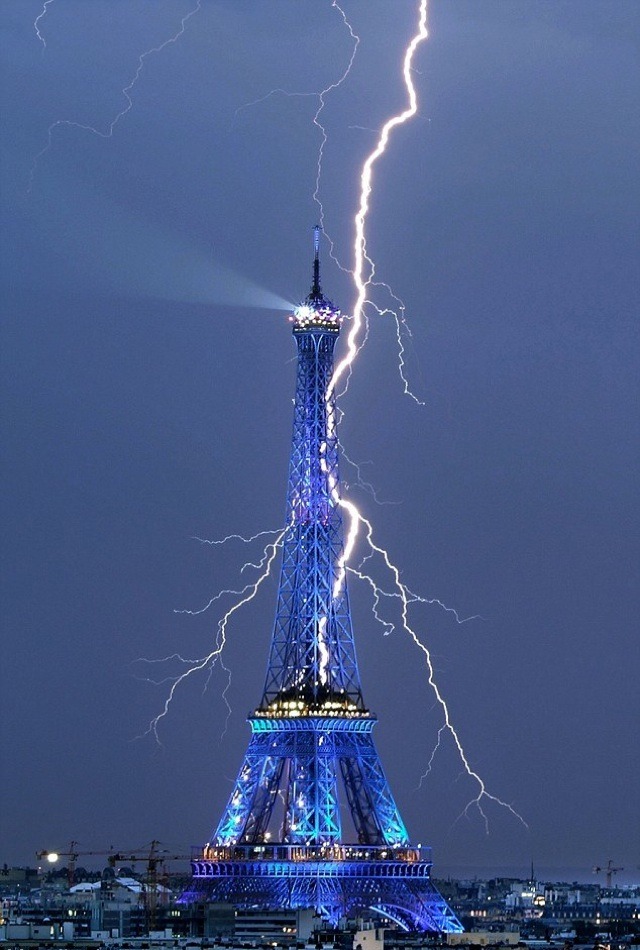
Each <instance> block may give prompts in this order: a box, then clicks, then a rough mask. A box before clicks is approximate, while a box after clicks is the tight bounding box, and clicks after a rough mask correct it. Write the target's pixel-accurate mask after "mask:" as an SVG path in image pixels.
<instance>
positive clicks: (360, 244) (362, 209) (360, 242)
mask: <svg viewBox="0 0 640 950" xmlns="http://www.w3.org/2000/svg"><path fill="white" fill-rule="evenodd" d="M427 37H428V30H427V0H420V4H419V15H418V27H417V31H416V33H415V34H414V35H413V37H412V38H411V40H410V42H409V45H408V46H407V48H406V51H405V56H404V63H403V76H404V83H405V87H406V90H407V96H408V105H407V107H406V108H405V109H403V110H402V111H401V112H399V113H398V114H397V115H394V116H392V117H391V118H390V119H388V120H387V121H386V122H385V123H384V125H383V126H382V129H381V131H380V135H379V137H378V140H377V143H376V145H375V147H374V149H373V151H372V152H370V154H369V155H368V156H367V158H366V159H365V161H364V164H363V166H362V170H361V175H360V200H359V206H358V211H357V213H356V215H355V218H354V226H355V236H354V243H353V254H354V269H353V271H352V272H351V275H352V277H353V282H354V285H355V289H356V302H355V306H354V308H353V312H352V323H351V327H350V330H349V333H348V336H347V353H346V355H345V356H344V357H343V358H342V360H341V361H340V362H339V363H338V364H337V365H336V367H335V370H334V373H333V377H332V379H331V381H330V383H329V386H328V388H327V429H328V432H327V434H328V437H329V438H331V437H332V436H333V437H335V414H334V413H333V412H332V411H331V407H332V401H333V396H334V394H335V392H336V389H337V386H338V383H339V382H340V381H341V380H342V381H343V390H342V391H343V392H344V390H345V389H346V387H347V385H348V381H349V378H350V375H351V372H352V368H353V363H354V360H355V358H356V357H357V355H358V352H359V350H360V349H361V347H362V345H363V342H364V341H363V340H362V332H363V328H365V330H366V316H365V312H364V311H365V305H366V304H367V303H370V301H369V300H368V296H369V288H370V287H371V286H373V285H375V282H374V280H373V278H374V275H375V264H374V262H373V260H372V259H371V258H370V257H369V255H368V254H367V240H366V222H367V216H368V213H369V209H370V197H371V192H372V190H373V169H374V166H375V165H376V163H377V162H378V160H379V159H380V158H381V156H382V155H384V154H385V152H386V149H387V145H388V143H389V138H390V136H391V133H392V131H393V130H394V129H395V128H396V127H398V126H400V125H404V124H405V123H406V122H408V121H409V120H410V119H411V118H413V116H415V115H416V113H417V111H418V99H417V94H416V90H415V86H414V84H413V78H412V75H411V73H412V68H413V59H414V56H415V53H416V50H417V49H418V47H419V46H420V44H421V43H423V42H424V41H425V40H426V39H427ZM365 272H366V273H365ZM387 289H389V288H387ZM389 292H390V291H389ZM394 296H395V295H394ZM396 300H399V298H396ZM399 303H400V305H401V309H400V313H401V315H402V321H404V305H402V301H399ZM379 312H380V311H379ZM396 317H397V315H396ZM396 325H397V327H398V337H399V339H400V324H399V323H397V324H396ZM400 342H401V341H400ZM402 352H403V351H401V360H402ZM402 365H404V364H403V362H402V363H401V375H402V378H403V380H404V381H405V389H406V390H407V389H408V386H407V383H406V380H405V377H404V375H403V374H402ZM410 395H413V394H412V393H410ZM413 398H414V399H415V398H416V397H415V396H414V397H413ZM416 401H418V400H416ZM330 489H331V492H332V496H333V498H334V500H335V501H336V503H337V504H339V505H340V507H341V508H342V509H343V511H345V512H346V514H347V518H348V530H347V536H346V541H345V547H344V553H343V555H342V558H341V560H340V564H339V571H338V576H337V578H336V584H335V588H334V596H336V593H338V592H339V590H340V587H341V585H342V583H343V579H344V576H345V573H346V570H347V564H348V562H349V559H350V557H351V554H352V552H353V550H354V547H355V545H356V541H357V538H358V534H359V529H360V527H361V526H362V527H363V528H364V532H365V539H366V542H367V544H368V546H369V549H370V550H371V551H374V552H376V553H377V554H378V555H379V556H380V557H381V558H382V560H383V562H384V564H385V567H386V568H387V570H388V571H389V573H390V574H391V577H392V579H393V584H394V588H395V591H396V592H397V596H398V597H399V600H400V604H401V618H402V627H403V628H404V630H405V631H406V632H407V634H408V635H409V636H410V637H411V639H412V640H413V642H414V643H415V645H416V646H417V647H418V649H419V650H420V651H421V652H422V653H423V655H424V658H425V661H426V666H427V671H428V682H429V685H430V687H431V688H432V690H433V692H434V694H435V697H436V701H437V703H438V705H439V706H440V709H441V712H442V715H443V718H444V723H443V725H442V726H441V727H440V729H439V731H438V739H437V743H436V746H435V748H434V750H433V752H432V754H431V758H430V760H429V764H428V767H427V773H425V775H426V774H428V772H429V770H430V768H431V765H432V763H433V759H434V756H435V754H436V752H437V751H438V748H439V746H440V741H441V738H442V736H443V735H444V733H445V732H448V733H449V734H450V736H451V738H452V740H453V742H454V745H455V748H456V750H457V753H458V756H459V757H460V761H461V762H462V765H463V767H464V770H465V772H466V773H467V775H468V776H469V777H470V778H471V779H473V781H474V782H475V783H476V787H477V794H476V796H475V797H474V798H472V799H471V800H470V801H469V802H468V804H467V806H466V807H465V809H464V811H463V814H468V812H469V809H471V808H472V807H474V806H475V807H476V808H477V810H478V811H479V813H480V815H481V817H482V819H483V821H484V823H485V829H486V830H487V833H488V831H489V823H488V818H487V815H486V813H485V811H484V809H483V804H484V803H485V802H487V801H490V802H493V803H495V804H497V805H501V806H502V807H503V808H506V809H507V810H508V811H509V812H510V813H511V814H512V815H513V816H514V817H515V818H517V819H518V820H519V821H521V822H522V824H523V825H525V827H527V825H526V822H525V821H524V819H523V818H522V816H521V815H519V814H518V812H517V811H516V810H515V809H514V808H513V806H512V805H510V804H509V803H508V802H505V801H503V800H502V799H501V798H498V797H497V796H496V795H493V794H492V793H491V792H489V791H488V790H487V787H486V785H485V783H484V781H483V779H482V778H481V776H480V775H479V774H478V773H477V772H476V771H475V770H474V769H473V768H472V766H471V765H470V763H469V760H468V758H467V755H466V753H465V750H464V748H463V746H462V743H461V741H460V738H459V736H458V733H457V732H456V730H455V728H454V726H453V723H452V722H451V716H450V713H449V708H448V706H447V703H446V701H445V699H444V697H443V695H442V693H441V691H440V688H439V686H438V683H437V682H436V679H435V671H434V667H433V662H432V658H431V653H430V651H429V649H428V647H427V646H425V644H424V643H423V642H422V641H421V640H420V638H419V637H418V635H417V633H416V632H415V630H414V629H413V628H412V626H411V625H410V623H409V616H408V612H409V605H410V603H411V602H412V601H413V600H415V597H414V596H413V595H412V594H411V592H410V591H409V590H408V589H407V587H406V586H405V585H404V584H403V583H402V581H401V579H400V571H399V569H398V568H397V567H396V565H395V564H394V563H393V562H392V561H391V559H390V557H389V555H388V553H387V551H386V550H385V549H384V548H381V547H379V546H378V545H377V544H376V543H375V542H374V540H373V526H372V524H371V522H370V521H368V520H367V519H366V518H365V517H364V516H363V515H362V514H361V513H360V512H359V510H358V509H357V508H356V506H355V505H354V504H353V502H351V501H348V500H347V499H344V498H340V497H339V494H338V491H337V486H335V485H331V486H330ZM356 573H358V572H356ZM358 576H361V577H363V579H365V580H367V581H368V582H369V583H370V584H371V585H372V586H373V589H374V597H375V600H374V613H375V615H376V616H378V618H379V619H381V618H380V617H379V614H378V605H379V603H380V597H381V596H386V595H385V593H384V592H383V591H381V589H380V588H379V587H378V586H377V585H376V584H375V583H374V582H373V581H372V579H371V578H370V577H369V576H368V575H363V574H362V572H359V573H358ZM442 606H444V605H442ZM445 609H447V608H445ZM456 617H457V615H456ZM457 619H459V618H457ZM381 622H382V623H384V624H385V626H386V632H387V633H389V632H391V631H390V628H389V626H388V624H387V623H386V622H385V621H383V620H381Z"/></svg>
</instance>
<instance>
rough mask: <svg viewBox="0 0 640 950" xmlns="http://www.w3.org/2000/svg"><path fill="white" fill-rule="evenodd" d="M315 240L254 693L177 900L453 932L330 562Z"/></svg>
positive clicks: (324, 339) (334, 456) (330, 492)
mask: <svg viewBox="0 0 640 950" xmlns="http://www.w3.org/2000/svg"><path fill="white" fill-rule="evenodd" d="M314 237H315V241H314V246H315V256H314V262H313V283H312V286H311V292H310V293H309V295H308V296H307V298H306V300H305V301H304V303H302V304H301V305H300V306H299V307H297V308H296V309H295V311H294V313H293V314H292V316H291V318H290V319H291V321H292V323H293V335H294V337H295V340H296V343H297V347H298V364H297V380H296V396H295V408H294V418H293V441H292V450H291V461H290V466H289V482H288V492H287V525H288V528H287V531H286V534H285V537H284V541H283V555H282V568H281V575H280V585H279V590H278V602H277V608H276V617H275V624H274V628H273V636H272V640H271V650H270V654H269V661H268V664H267V675H266V680H265V686H264V692H263V695H262V700H261V702H260V705H259V706H258V708H257V709H256V710H255V712H254V714H253V715H252V716H250V718H249V723H250V725H251V739H250V742H249V748H248V750H247V753H246V755H245V757H244V761H243V762H242V765H241V767H240V771H239V773H238V777H237V779H236V782H235V785H234V787H233V790H232V792H231V795H230V797H229V801H228V803H227V806H226V808H225V811H224V813H223V815H222V818H221V819H220V822H219V823H218V826H217V828H216V830H215V832H214V834H213V836H212V838H211V841H210V842H209V843H208V844H207V845H206V846H205V848H204V850H203V853H202V856H201V857H199V858H198V859H197V860H194V861H193V862H192V865H193V878H192V884H191V887H190V889H189V890H188V891H187V892H186V893H185V895H184V896H183V900H185V901H190V900H207V901H216V902H218V901H223V902H229V903H231V904H233V905H235V906H236V907H238V908H249V907H258V908H264V909H265V910H272V909H279V908H299V907H300V908H302V907H313V908H315V909H316V911H317V912H318V913H320V914H321V915H322V916H323V917H325V918H326V919H327V920H328V921H329V922H330V923H332V924H334V925H335V924H337V923H338V921H339V920H340V919H342V918H346V917H355V916H361V915H362V914H363V913H366V911H367V910H369V911H373V912H374V913H376V914H379V915H382V916H384V917H387V918H389V919H391V920H394V921H396V922H397V923H398V924H399V925H400V926H401V927H402V928H403V929H406V930H430V931H437V932H439V933H443V932H452V931H453V932H457V931H460V930H462V927H461V925H460V923H459V921H458V920H457V918H456V917H455V915H454V914H453V912H452V911H451V910H450V908H449V907H448V906H447V904H446V902H445V901H444V900H443V898H442V897H441V895H440V894H439V893H438V891H437V890H436V889H435V887H434V886H433V884H432V883H431V880H430V871H431V861H430V858H429V855H428V854H427V853H426V852H425V851H423V850H419V849H416V848H413V847H411V845H410V844H409V836H408V834H407V830H406V828H405V826H404V823H403V821H402V818H401V817H400V813H399V811H398V808H397V806H396V803H395V801H394V799H393V796H392V794H391V790H390V788H389V785H388V782H387V779H386V777H385V774H384V771H383V769H382V764H381V762H380V759H379V757H378V754H377V752H376V749H375V746H374V743H373V736H372V730H373V727H374V725H375V722H376V719H375V716H373V715H372V714H371V713H370V712H369V711H368V710H367V709H366V707H365V704H364V701H363V698H362V690H361V686H360V676H359V673H358V666H357V662H356V653H355V645H354V639H353V630H352V625H351V613H350V610H349V597H348V592H347V585H346V577H345V576H344V574H345V572H344V570H343V569H342V568H341V557H342V554H343V546H344V536H343V526H342V517H341V510H340V506H339V503H338V502H339V498H340V495H339V491H340V482H339V474H338V454H339V447H338V439H337V431H336V430H337V427H336V416H335V413H336V407H335V400H334V398H333V396H331V397H330V398H329V399H327V391H328V386H329V382H330V380H331V377H332V374H333V350H334V347H335V343H336V340H337V338H338V335H339V332H340V323H341V314H340V311H339V310H338V309H337V307H335V306H334V305H333V304H332V303H331V301H330V300H328V299H327V298H326V297H325V296H324V294H323V293H322V290H321V287H320V264H319V253H318V250H319V228H316V229H315V235H314ZM341 793H342V794H341ZM341 800H345V802H346V806H347V807H346V809H345V811H346V812H347V813H348V815H349V816H350V825H351V828H350V829H349V831H348V832H346V831H345V830H343V823H342V814H341V810H340V802H341ZM349 834H351V835H352V836H355V839H356V841H355V843H353V844H348V843H346V841H348V838H349Z"/></svg>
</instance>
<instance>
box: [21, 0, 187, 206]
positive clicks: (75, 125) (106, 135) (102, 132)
mask: <svg viewBox="0 0 640 950" xmlns="http://www.w3.org/2000/svg"><path fill="white" fill-rule="evenodd" d="M49 3H53V0H45V4H44V8H43V10H42V12H41V13H40V16H39V17H37V18H36V23H35V24H34V26H35V27H36V33H37V34H38V36H39V37H40V39H41V40H42V42H43V43H44V38H43V37H42V36H41V34H40V32H39V30H38V27H37V23H38V20H40V19H41V18H42V17H43V16H44V14H45V13H46V8H47V5H48V4H49ZM201 7H202V0H196V4H195V6H194V7H193V8H192V9H191V10H189V12H188V13H186V14H185V15H184V16H183V17H182V20H181V21H180V28H179V29H178V31H177V32H176V33H174V34H173V36H170V37H169V38H168V39H166V40H164V41H163V42H162V43H160V45H159V46H153V47H152V48H151V49H148V50H145V52H144V53H141V54H140V56H139V57H138V65H137V67H136V70H135V72H134V74H133V78H132V79H131V80H130V81H129V82H128V83H127V85H126V86H124V87H123V89H122V95H123V96H124V98H125V105H124V106H123V107H122V109H120V111H119V112H118V113H116V115H115V116H114V118H113V119H112V120H111V121H110V122H109V124H108V125H107V126H106V128H105V129H99V128H97V127H95V126H93V125H85V124H84V123H82V122H76V121H74V120H72V119H56V121H55V122H52V123H51V125H50V126H49V128H48V130H47V141H46V144H45V146H44V148H42V149H41V150H40V151H39V152H38V154H37V155H36V156H35V158H34V159H33V163H32V165H31V171H30V174H29V184H28V187H27V194H30V193H31V191H32V190H33V183H34V180H35V175H36V172H37V170H38V163H39V161H40V159H41V158H43V156H44V155H46V154H47V152H49V151H50V149H51V147H52V145H53V134H54V132H55V130H56V129H59V128H70V129H80V130H81V131H83V132H91V133H92V134H93V135H97V136H99V137H100V138H101V139H110V138H112V136H113V132H114V129H115V127H116V126H117V125H118V123H119V122H120V120H121V119H123V118H124V117H125V116H126V115H127V114H128V113H129V112H130V111H131V109H132V108H133V98H132V96H131V93H132V92H133V89H134V87H135V86H136V84H137V82H138V80H139V79H140V76H141V74H142V71H143V69H144V64H145V62H146V60H147V59H148V58H149V57H150V56H153V55H154V54H156V53H161V52H162V50H164V49H166V48H167V46H171V45H173V44H174V43H175V42H177V40H179V39H180V37H181V36H182V35H183V33H184V32H185V30H186V27H187V23H188V22H189V20H190V19H191V17H193V16H195V14H196V13H198V12H199V10H200V9H201ZM45 46H46V43H45Z"/></svg>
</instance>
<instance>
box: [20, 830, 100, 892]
mask: <svg viewBox="0 0 640 950" xmlns="http://www.w3.org/2000/svg"><path fill="white" fill-rule="evenodd" d="M112 852H113V848H111V849H110V850H109V851H78V842H77V841H71V842H70V844H69V850H68V851H36V858H38V860H39V861H41V860H42V859H43V858H44V859H45V860H46V861H48V862H49V864H55V863H56V861H58V860H59V859H60V858H68V861H67V879H68V881H69V887H73V885H74V882H75V876H76V864H77V862H78V858H79V857H81V856H82V857H85V856H88V855H111V854H112Z"/></svg>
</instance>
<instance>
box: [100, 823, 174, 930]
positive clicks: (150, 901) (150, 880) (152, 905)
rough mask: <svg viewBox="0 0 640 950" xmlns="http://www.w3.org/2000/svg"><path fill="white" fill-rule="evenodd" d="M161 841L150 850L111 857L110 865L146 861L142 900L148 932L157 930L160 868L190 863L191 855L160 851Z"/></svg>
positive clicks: (114, 854)
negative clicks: (169, 864) (172, 864)
mask: <svg viewBox="0 0 640 950" xmlns="http://www.w3.org/2000/svg"><path fill="white" fill-rule="evenodd" d="M160 844H161V842H160V841H156V840H155V839H154V840H153V841H152V842H151V844H150V845H149V847H148V848H145V849H141V850H139V851H123V852H115V853H111V854H110V855H109V864H110V866H111V867H115V866H116V864H135V863H136V862H137V861H146V864H147V873H146V876H145V882H144V885H143V890H142V899H143V905H144V910H145V921H146V926H147V932H150V931H152V930H155V926H156V916H157V910H158V885H159V871H160V868H162V866H163V865H164V864H165V862H167V861H190V860H191V857H192V856H191V855H190V854H170V853H169V851H168V849H166V848H164V849H162V850H161V849H160Z"/></svg>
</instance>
